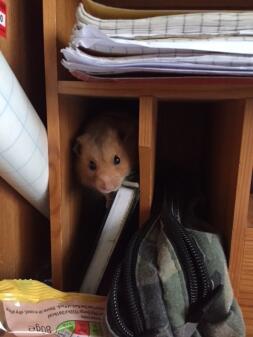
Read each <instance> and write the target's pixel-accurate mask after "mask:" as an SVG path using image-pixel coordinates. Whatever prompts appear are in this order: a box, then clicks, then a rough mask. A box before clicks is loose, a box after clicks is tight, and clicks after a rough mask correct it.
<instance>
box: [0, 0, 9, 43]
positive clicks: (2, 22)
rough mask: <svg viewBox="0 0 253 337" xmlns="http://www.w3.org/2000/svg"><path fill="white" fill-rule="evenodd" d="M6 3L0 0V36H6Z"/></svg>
mask: <svg viewBox="0 0 253 337" xmlns="http://www.w3.org/2000/svg"><path fill="white" fill-rule="evenodd" d="M6 23H7V15H6V5H5V3H4V2H3V1H1V0H0V36H4V37H5V36H6Z"/></svg>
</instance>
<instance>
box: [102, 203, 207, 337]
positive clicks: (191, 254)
mask: <svg viewBox="0 0 253 337" xmlns="http://www.w3.org/2000/svg"><path fill="white" fill-rule="evenodd" d="M159 220H161V221H162V223H163V224H164V231H165V234H166V235H167V237H168V238H169V240H170V242H171V243H172V245H173V247H174V249H175V251H176V254H177V255H178V259H179V263H180V264H181V267H182V270H183V272H184V275H185V280H186V287H187V291H188V296H189V315H188V317H187V318H186V320H187V321H191V322H194V321H198V319H199V318H200V315H201V314H202V311H201V309H202V307H203V306H204V304H205V303H206V302H207V300H208V299H209V295H210V293H211V291H212V290H213V287H212V282H211V280H210V277H209V275H208V271H207V268H206V265H205V262H204V261H203V256H202V254H201V253H200V251H199V248H198V246H197V244H196V242H195V240H194V238H193V237H192V236H191V234H190V233H189V232H188V231H187V230H186V229H185V228H184V226H183V224H182V223H181V218H180V210H179V208H178V205H177V207H176V205H175V203H174V204H173V202H171V205H170V207H169V208H168V206H167V207H166V208H165V209H164V210H163V213H162V215H159V217H158V218H157V216H156V218H153V219H150V221H148V223H147V224H146V225H145V227H144V228H143V230H142V231H140V232H139V233H136V235H135V236H134V237H133V239H132V241H131V242H130V245H129V247H128V250H127V254H126V255H125V259H124V261H123V263H122V265H121V266H120V267H119V269H118V270H117V272H116V274H115V277H114V279H113V282H112V288H111V294H110V296H109V301H108V310H107V313H108V319H109V320H110V325H111V326H112V328H113V330H114V331H115V332H116V333H117V335H118V336H120V337H136V336H141V335H142V334H144V332H145V320H144V317H143V312H142V308H141V305H140V300H139V297H138V289H137V284H136V279H135V266H136V261H137V256H138V249H139V246H140V244H141V242H142V239H143V238H144V237H145V236H146V235H147V234H148V232H149V231H150V230H152V229H153V226H152V225H153V224H156V223H157V221H159ZM120 282H123V284H121V288H122V293H120V288H119V284H120ZM122 297H123V299H124V300H123V302H121V303H124V306H125V308H126V310H127V319H126V318H125V316H124V315H123V314H122V309H120V304H119V303H120V298H122ZM121 305H122V304H121ZM125 308H124V309H125ZM126 321H127V322H128V323H127V324H126ZM129 326H130V327H129Z"/></svg>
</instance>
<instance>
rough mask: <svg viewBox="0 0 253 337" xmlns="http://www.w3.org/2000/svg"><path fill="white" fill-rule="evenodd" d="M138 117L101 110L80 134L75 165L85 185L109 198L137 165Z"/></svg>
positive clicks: (76, 143) (75, 148) (75, 147)
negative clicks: (107, 112) (102, 111)
mask: <svg viewBox="0 0 253 337" xmlns="http://www.w3.org/2000/svg"><path fill="white" fill-rule="evenodd" d="M137 133H138V129H137V120H136V118H133V117H132V115H130V114H129V115H126V114H122V115H121V114H117V115H115V114H112V115H110V114H106V113H99V114H96V115H95V116H94V118H92V119H91V120H90V121H88V122H87V123H86V125H85V128H84V131H83V132H82V133H81V134H80V135H79V136H78V137H77V139H76V141H75V145H74V151H75V153H76V155H77V158H76V169H77V174H78V176H79V179H80V181H81V183H82V184H83V185H85V186H86V187H89V188H92V189H93V190H95V191H97V192H99V193H101V194H102V195H104V196H105V197H106V198H107V197H108V195H109V194H111V193H113V192H115V191H117V190H118V189H119V187H120V186H121V185H122V183H123V181H124V180H125V179H126V177H127V176H129V175H130V174H131V173H132V171H133V170H134V169H136V166H137V156H138V143H137V138H138V137H137Z"/></svg>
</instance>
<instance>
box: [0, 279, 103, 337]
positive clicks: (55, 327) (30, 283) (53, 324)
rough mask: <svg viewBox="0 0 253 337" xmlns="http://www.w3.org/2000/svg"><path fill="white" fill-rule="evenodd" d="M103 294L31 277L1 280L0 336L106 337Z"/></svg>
mask: <svg viewBox="0 0 253 337" xmlns="http://www.w3.org/2000/svg"><path fill="white" fill-rule="evenodd" d="M105 305H106V298H105V297H103V296H96V295H86V294H79V293H64V292H61V291H58V290H55V289H53V288H51V287H49V286H47V285H45V284H43V283H41V282H39V281H34V280H3V281H0V336H5V337H9V336H23V337H26V336H27V337H33V336H47V337H51V336H52V337H53V336H54V337H55V336H58V337H70V336H72V337H79V336H80V337H81V336H90V337H107V336H108V332H107V330H106V327H105V324H104V312H105Z"/></svg>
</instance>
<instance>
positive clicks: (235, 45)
mask: <svg viewBox="0 0 253 337" xmlns="http://www.w3.org/2000/svg"><path fill="white" fill-rule="evenodd" d="M62 53H63V55H64V58H63V60H62V64H63V65H64V66H65V67H66V68H67V69H69V70H70V71H71V72H72V73H73V74H74V75H76V76H77V77H79V78H82V74H92V75H115V74H126V73H133V74H136V73H140V72H141V73H143V72H144V73H145V72H147V73H160V74H166V73H183V74H221V75H223V74H226V75H248V76H249V75H252V74H253V11H196V12H193V11H186V12H185V11H184V12H182V11H164V12H163V11H142V10H139V11H138V10H137V11H136V10H135V11H131V10H125V9H120V10H119V9H116V8H111V7H106V6H103V5H99V4H96V3H94V2H93V1H92V0H83V3H80V4H79V5H78V7H77V11H76V24H75V27H74V29H73V34H72V36H71V40H70V44H69V46H68V47H66V48H64V49H63V50H62Z"/></svg>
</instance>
